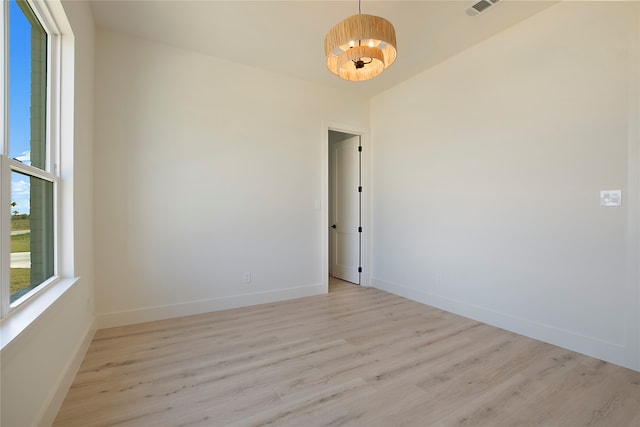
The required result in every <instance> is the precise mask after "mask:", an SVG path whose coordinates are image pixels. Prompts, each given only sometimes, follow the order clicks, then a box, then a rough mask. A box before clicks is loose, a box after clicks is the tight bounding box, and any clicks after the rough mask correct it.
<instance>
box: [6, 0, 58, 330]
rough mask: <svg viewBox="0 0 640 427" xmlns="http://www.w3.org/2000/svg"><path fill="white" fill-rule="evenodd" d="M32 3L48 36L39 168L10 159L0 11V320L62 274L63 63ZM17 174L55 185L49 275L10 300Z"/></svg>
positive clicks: (38, 11)
mask: <svg viewBox="0 0 640 427" xmlns="http://www.w3.org/2000/svg"><path fill="white" fill-rule="evenodd" d="M25 1H26V3H27V4H28V5H29V6H30V7H31V10H32V11H33V13H34V14H35V16H36V18H37V19H38V21H39V22H40V25H42V28H43V29H44V31H45V33H46V34H47V75H46V105H45V110H46V112H45V126H46V131H45V132H46V134H45V143H46V147H45V150H46V151H45V152H46V162H45V168H44V169H40V168H37V167H35V166H31V165H27V164H24V163H22V162H20V161H19V160H15V159H12V158H9V153H10V151H9V141H8V136H9V132H8V130H9V129H8V120H9V116H8V114H9V109H8V103H9V100H8V96H7V95H8V93H9V78H10V76H9V75H8V74H9V73H8V67H9V52H8V51H9V49H8V42H9V36H8V35H9V25H8V24H9V7H10V5H9V2H3V5H2V8H1V10H0V14H1V15H2V17H1V20H2V23H3V26H2V31H1V32H0V33H1V34H0V48H1V50H2V53H3V55H2V56H3V63H2V66H0V79H1V82H2V84H1V85H0V91H1V92H2V99H3V104H2V115H1V120H0V130H1V134H2V135H3V142H2V147H0V148H1V149H0V174H1V178H2V186H1V187H0V202H1V206H2V208H1V209H2V211H1V212H0V227H1V231H2V233H1V234H2V241H1V242H0V248H1V251H0V252H1V257H0V258H1V259H0V269H1V271H0V279H1V280H0V319H2V320H4V319H6V318H8V317H9V316H10V315H11V314H13V313H14V312H15V311H17V310H18V309H20V308H22V307H24V306H26V305H28V304H29V302H30V301H32V300H33V299H34V297H35V296H36V295H38V294H40V293H42V292H44V291H45V290H46V289H48V288H50V287H51V286H53V285H54V284H55V283H57V282H59V281H60V279H61V274H60V247H61V246H60V245H61V243H60V236H61V233H60V209H61V207H60V206H61V203H60V197H59V195H60V186H61V180H60V168H59V164H60V152H61V90H60V89H61V80H62V73H61V66H62V32H61V31H60V29H59V27H58V26H57V25H56V21H55V19H54V18H53V15H52V14H51V11H50V10H49V7H48V5H47V2H39V1H31V0H25ZM12 172H19V173H23V174H25V175H28V176H33V177H36V178H40V179H43V180H45V181H49V182H51V183H52V184H53V240H54V244H53V275H52V276H51V277H49V278H48V279H46V280H45V281H43V282H42V283H40V284H39V285H37V286H36V287H35V288H33V289H31V290H30V291H29V292H27V293H26V294H25V295H22V296H21V297H20V298H18V299H17V300H16V301H14V302H13V303H11V302H10V300H11V295H10V294H11V291H10V282H11V206H10V204H11V173H12Z"/></svg>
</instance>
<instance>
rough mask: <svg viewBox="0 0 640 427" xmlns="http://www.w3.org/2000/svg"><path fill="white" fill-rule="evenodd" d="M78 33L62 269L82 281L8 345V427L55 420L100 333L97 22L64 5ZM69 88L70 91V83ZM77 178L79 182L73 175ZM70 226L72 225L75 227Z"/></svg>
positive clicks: (4, 418)
mask: <svg viewBox="0 0 640 427" xmlns="http://www.w3.org/2000/svg"><path fill="white" fill-rule="evenodd" d="M64 9H65V11H66V14H67V17H68V19H69V23H70V24H71V28H72V30H73V33H74V35H75V53H74V56H73V57H71V58H68V59H69V60H70V61H71V62H70V64H71V65H72V67H71V68H73V71H74V75H73V77H72V81H74V82H75V87H74V96H73V99H74V101H73V102H74V104H75V108H74V109H73V119H72V120H71V121H70V123H71V125H72V130H69V129H68V131H70V132H69V133H70V137H71V138H72V139H73V147H70V150H68V151H67V152H65V153H64V154H63V161H64V160H65V158H66V159H67V160H69V159H70V158H72V159H73V162H74V168H73V174H69V173H68V171H69V169H68V168H67V169H66V170H67V172H66V175H65V176H63V181H64V182H63V192H64V191H67V193H64V197H65V199H64V201H65V206H70V207H71V209H72V210H65V211H64V212H65V215H64V218H63V219H62V223H63V232H64V233H65V234H68V235H70V236H71V240H68V241H67V242H66V244H68V246H73V248H70V247H66V248H65V249H63V252H65V253H68V252H66V251H69V250H75V252H74V257H73V260H71V261H69V260H68V259H65V262H64V266H63V271H64V273H65V274H67V275H75V276H76V277H78V278H79V279H78V281H77V283H76V284H75V285H73V286H72V287H71V288H70V289H69V290H68V291H67V292H66V293H65V294H64V295H63V296H62V297H61V298H60V299H59V300H57V301H56V302H55V303H54V304H53V305H52V306H51V307H50V308H49V309H48V310H47V311H46V312H45V313H44V314H43V315H42V316H41V317H40V318H38V319H37V320H36V321H35V322H34V323H33V324H31V326H30V327H29V328H28V329H27V330H25V331H24V332H23V333H22V334H21V335H20V336H18V337H17V338H16V339H15V340H14V341H12V342H11V343H10V344H9V345H8V346H7V347H5V348H4V349H3V350H2V354H1V361H2V366H1V371H2V408H1V411H0V412H1V414H2V415H1V420H0V424H1V425H2V426H3V427H25V426H33V425H43V426H44V425H50V424H51V422H52V421H53V419H54V417H55V415H56V413H57V411H58V408H59V405H60V404H61V403H62V399H63V398H64V396H65V395H66V392H67V390H68V387H69V386H70V384H71V381H72V379H73V376H74V375H75V372H76V369H77V368H78V366H79V363H80V361H81V360H82V357H83V356H84V353H85V351H86V346H87V345H88V343H89V340H90V339H91V337H92V336H93V331H94V328H95V326H94V308H93V255H92V254H93V215H92V211H93V196H92V180H93V178H92V163H93V155H92V142H93V125H92V122H93V77H94V70H93V55H94V27H93V18H92V16H91V11H90V9H89V6H88V3H86V2H76V1H70V2H67V3H65V4H64ZM63 90H67V88H64V89H63ZM71 180H73V181H71ZM69 227H71V230H70V229H69Z"/></svg>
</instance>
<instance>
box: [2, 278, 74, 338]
mask: <svg viewBox="0 0 640 427" xmlns="http://www.w3.org/2000/svg"><path fill="white" fill-rule="evenodd" d="M77 281H78V278H77V277H74V278H71V279H59V280H57V281H56V282H54V283H51V284H50V285H48V286H47V287H46V289H43V290H42V291H41V292H39V293H38V294H37V295H34V296H33V297H31V298H30V299H29V302H26V303H25V304H21V305H20V306H19V307H18V308H16V309H15V311H13V312H11V313H10V314H9V315H8V316H7V317H6V318H5V319H2V321H0V350H4V349H5V347H7V346H8V345H9V344H11V342H12V341H13V340H15V339H16V338H18V337H19V336H20V335H21V334H22V333H23V332H24V331H26V330H27V329H28V328H29V326H31V325H32V324H33V323H34V322H35V321H36V320H37V319H38V318H40V317H41V316H42V315H43V314H44V313H45V312H46V311H47V310H48V309H49V307H51V306H52V305H53V304H54V303H55V302H56V301H57V300H58V299H59V298H60V297H62V296H63V295H64V294H65V293H66V292H67V291H68V290H69V289H71V287H72V286H73V285H74V284H76V283H77Z"/></svg>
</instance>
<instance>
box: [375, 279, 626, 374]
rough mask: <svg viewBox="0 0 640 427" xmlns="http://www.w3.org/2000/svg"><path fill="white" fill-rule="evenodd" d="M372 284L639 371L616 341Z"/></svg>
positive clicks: (377, 282) (394, 285) (419, 292)
mask: <svg viewBox="0 0 640 427" xmlns="http://www.w3.org/2000/svg"><path fill="white" fill-rule="evenodd" d="M371 283H372V286H373V287H375V288H377V289H380V290H383V291H385V292H389V293H392V294H394V295H398V296H401V297H404V298H408V299H410V300H412V301H417V302H420V303H422V304H425V305H429V306H431V307H436V308H439V309H441V310H444V311H447V312H449V313H454V314H457V315H459V316H463V317H466V318H469V319H474V320H477V321H479V322H482V323H486V324H488V325H492V326H495V327H498V328H501V329H505V330H507V331H511V332H514V333H516V334H520V335H524V336H526V337H529V338H533V339H537V340H540V341H544V342H546V343H549V344H553V345H556V346H558V347H562V348H566V349H569V350H572V351H576V352H578V353H582V354H586V355H587V356H591V357H595V358H598V359H601V360H605V361H607V362H611V363H614V364H617V365H620V366H624V367H627V368H630V369H636V370H638V368H639V367H638V366H635V360H633V358H630V357H628V354H629V348H628V344H627V343H616V342H609V341H604V340H601V339H598V338H596V337H589V336H586V335H583V334H580V333H578V332H574V331H570V330H566V329H561V328H557V327H555V326H553V325H548V324H543V323H540V322H536V321H532V320H529V319H525V318H522V317H518V316H513V315H511V314H507V313H501V312H499V311H495V310H489V309H487V308H485V307H481V306H477V305H473V304H468V303H466V302H464V301H460V300H456V299H452V298H448V297H444V296H442V295H438V294H435V293H431V292H425V291H423V290H420V289H415V288H412V287H410V286H406V285H402V284H398V283H392V282H387V281H385V280H381V279H377V278H372V282H371Z"/></svg>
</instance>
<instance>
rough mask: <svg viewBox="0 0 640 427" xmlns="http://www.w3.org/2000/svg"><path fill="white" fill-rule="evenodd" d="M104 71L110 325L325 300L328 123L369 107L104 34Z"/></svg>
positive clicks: (101, 131)
mask: <svg viewBox="0 0 640 427" xmlns="http://www.w3.org/2000/svg"><path fill="white" fill-rule="evenodd" d="M96 64H97V65H96V66H97V68H96V69H97V73H96V146H95V157H94V158H95V194H96V211H95V233H96V236H95V238H96V246H95V255H96V302H97V313H98V322H99V326H101V327H105V326H114V325H120V324H125V323H133V322H140V321H146V320H152V319H158V318H166V317H171V316H177V315H184V314H191V313H199V312H203V311H210V310H216V309H222V308H229V307H234V306H240V305H248V304H254V303H261V302H268V301H273V300H279V299H286V298H293V297H298V296H306V295H312V294H317V293H320V292H324V291H326V284H325V285H324V287H323V281H326V278H324V277H323V274H322V260H323V259H326V254H322V250H321V247H322V239H326V223H323V222H322V218H321V216H322V215H321V214H322V212H321V209H322V207H321V206H318V205H317V204H316V201H321V200H322V188H323V187H322V185H323V184H322V177H323V176H326V171H323V170H322V169H323V165H322V159H323V156H325V158H326V153H325V151H326V135H324V134H323V133H326V129H324V130H323V122H324V123H326V122H339V123H346V124H350V125H353V126H357V127H360V128H361V127H366V126H368V100H367V99H364V98H362V99H358V98H354V97H353V96H346V95H343V94H342V93H340V92H337V91H333V90H327V89H326V88H323V87H320V86H316V85H313V84H310V83H306V82H303V81H300V80H295V79H293V78H289V77H286V76H281V75H277V74H271V73H268V72H265V71H262V70H257V69H253V68H248V67H244V66H240V65H236V64H233V63H230V62H226V61H223V60H219V59H215V58H211V57H207V56H204V55H200V54H197V53H194V52H188V51H185V50H180V49H176V48H173V47H170V46H166V45H162V44H157V43H153V42H148V41H144V40H141V39H136V38H130V37H126V36H123V35H119V34H116V33H112V32H108V31H102V30H100V31H98V35H97V63H96ZM243 272H251V275H252V276H251V283H250V284H243Z"/></svg>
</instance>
